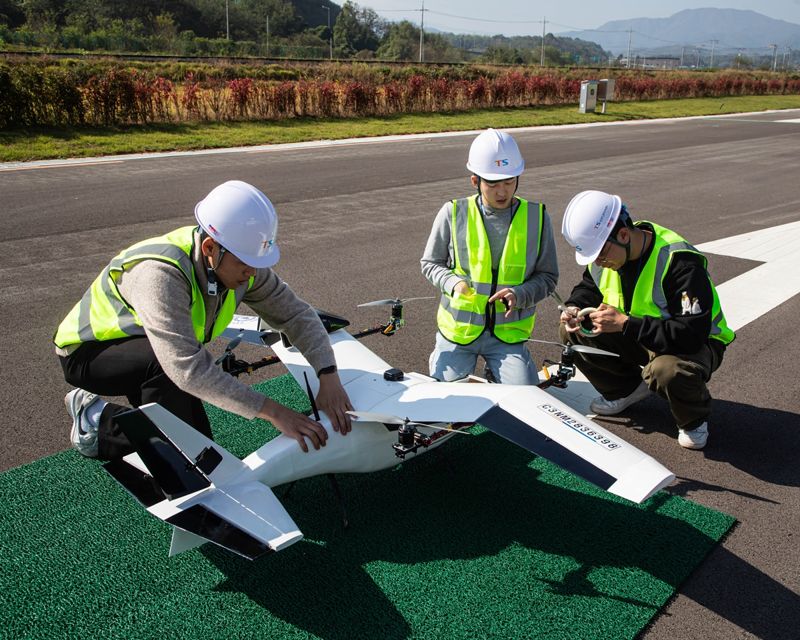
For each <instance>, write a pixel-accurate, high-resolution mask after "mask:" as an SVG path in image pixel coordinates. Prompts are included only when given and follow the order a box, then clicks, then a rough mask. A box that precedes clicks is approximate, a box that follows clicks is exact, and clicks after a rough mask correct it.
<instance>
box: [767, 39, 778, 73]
mask: <svg viewBox="0 0 800 640" xmlns="http://www.w3.org/2000/svg"><path fill="white" fill-rule="evenodd" d="M769 46H770V48H771V49H772V70H773V71H775V67H777V66H778V45H777V44H771V45H769Z"/></svg>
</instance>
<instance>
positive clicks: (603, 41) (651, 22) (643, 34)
mask: <svg viewBox="0 0 800 640" xmlns="http://www.w3.org/2000/svg"><path fill="white" fill-rule="evenodd" d="M629 34H630V39H631V51H632V52H633V51H635V52H637V53H639V54H641V53H642V52H645V51H651V52H653V51H658V52H660V53H667V52H675V51H677V52H680V50H681V48H684V47H697V46H700V45H702V46H704V47H710V46H711V45H712V41H715V42H713V44H714V46H715V47H716V48H717V50H718V51H737V50H740V49H741V50H752V52H754V53H756V52H759V53H764V52H769V51H770V45H772V44H774V45H777V47H778V50H779V51H783V50H785V49H787V48H789V49H800V25H798V24H793V23H791V22H786V21H785V20H776V19H774V18H769V17H767V16H765V15H763V14H760V13H757V12H755V11H744V10H740V9H686V10H684V11H680V12H678V13H676V14H674V15H672V16H670V17H669V18H632V19H629V20H612V21H611V22H606V23H605V24H603V25H602V26H600V27H598V28H597V29H587V30H585V31H570V32H567V33H559V34H558V35H559V36H567V37H571V38H581V39H583V40H591V41H593V42H596V43H598V44H599V45H600V46H602V47H603V49H606V50H608V51H611V52H613V53H614V54H623V55H624V54H625V53H627V50H628V38H629Z"/></svg>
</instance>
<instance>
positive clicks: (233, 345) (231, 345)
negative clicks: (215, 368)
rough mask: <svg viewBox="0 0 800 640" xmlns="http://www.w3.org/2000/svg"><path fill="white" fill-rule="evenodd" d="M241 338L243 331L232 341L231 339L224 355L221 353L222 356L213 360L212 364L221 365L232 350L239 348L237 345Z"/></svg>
mask: <svg viewBox="0 0 800 640" xmlns="http://www.w3.org/2000/svg"><path fill="white" fill-rule="evenodd" d="M243 337H244V331H240V332H239V335H237V336H236V337H235V338H233V339H232V340H231V341H230V342H229V343H228V346H227V347H225V353H223V354H222V355H221V356H220V357H219V358H217V359H216V360H214V364H216V365H220V364H222V361H223V360H225V358H226V357H227V356H228V354H229V353H230V352H231V351H233V350H234V349H235V348H236V347H238V346H239V343H240V342H241V341H242V338H243Z"/></svg>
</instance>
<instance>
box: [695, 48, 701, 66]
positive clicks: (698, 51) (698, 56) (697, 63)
mask: <svg viewBox="0 0 800 640" xmlns="http://www.w3.org/2000/svg"><path fill="white" fill-rule="evenodd" d="M694 68H695V69H699V68H700V47H697V62H696V63H695V65H694Z"/></svg>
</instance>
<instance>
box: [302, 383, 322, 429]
mask: <svg viewBox="0 0 800 640" xmlns="http://www.w3.org/2000/svg"><path fill="white" fill-rule="evenodd" d="M303 377H304V378H305V379H306V391H307V392H308V399H309V400H310V401H311V410H312V411H313V412H314V419H315V420H316V421H317V422H319V411H318V410H317V403H316V402H314V394H313V393H312V392H311V384H310V383H309V382H308V374H307V373H306V372H305V371H303Z"/></svg>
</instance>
